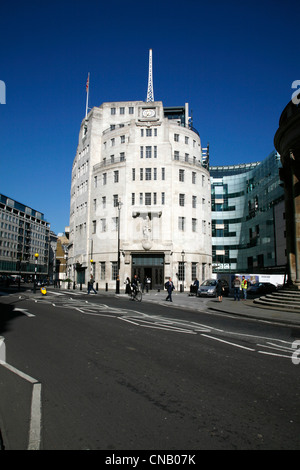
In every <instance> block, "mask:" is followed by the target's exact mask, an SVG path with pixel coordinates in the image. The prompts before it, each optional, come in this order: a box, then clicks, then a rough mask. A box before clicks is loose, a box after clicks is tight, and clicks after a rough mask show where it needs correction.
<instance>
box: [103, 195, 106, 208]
mask: <svg viewBox="0 0 300 470" xmlns="http://www.w3.org/2000/svg"><path fill="white" fill-rule="evenodd" d="M102 208H103V209H105V208H106V196H102Z"/></svg>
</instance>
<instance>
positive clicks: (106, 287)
mask: <svg viewBox="0 0 300 470" xmlns="http://www.w3.org/2000/svg"><path fill="white" fill-rule="evenodd" d="M105 290H106V292H107V291H108V282H107V283H106V284H105Z"/></svg>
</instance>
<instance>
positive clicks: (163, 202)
mask: <svg viewBox="0 0 300 470" xmlns="http://www.w3.org/2000/svg"><path fill="white" fill-rule="evenodd" d="M161 205H162V206H164V205H165V193H161Z"/></svg>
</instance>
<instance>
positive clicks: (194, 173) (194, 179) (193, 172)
mask: <svg viewBox="0 0 300 470" xmlns="http://www.w3.org/2000/svg"><path fill="white" fill-rule="evenodd" d="M192 184H196V172H195V171H192Z"/></svg>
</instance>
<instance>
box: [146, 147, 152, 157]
mask: <svg viewBox="0 0 300 470" xmlns="http://www.w3.org/2000/svg"><path fill="white" fill-rule="evenodd" d="M151 157H152V147H151V146H150V145H147V146H146V158H151Z"/></svg>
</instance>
